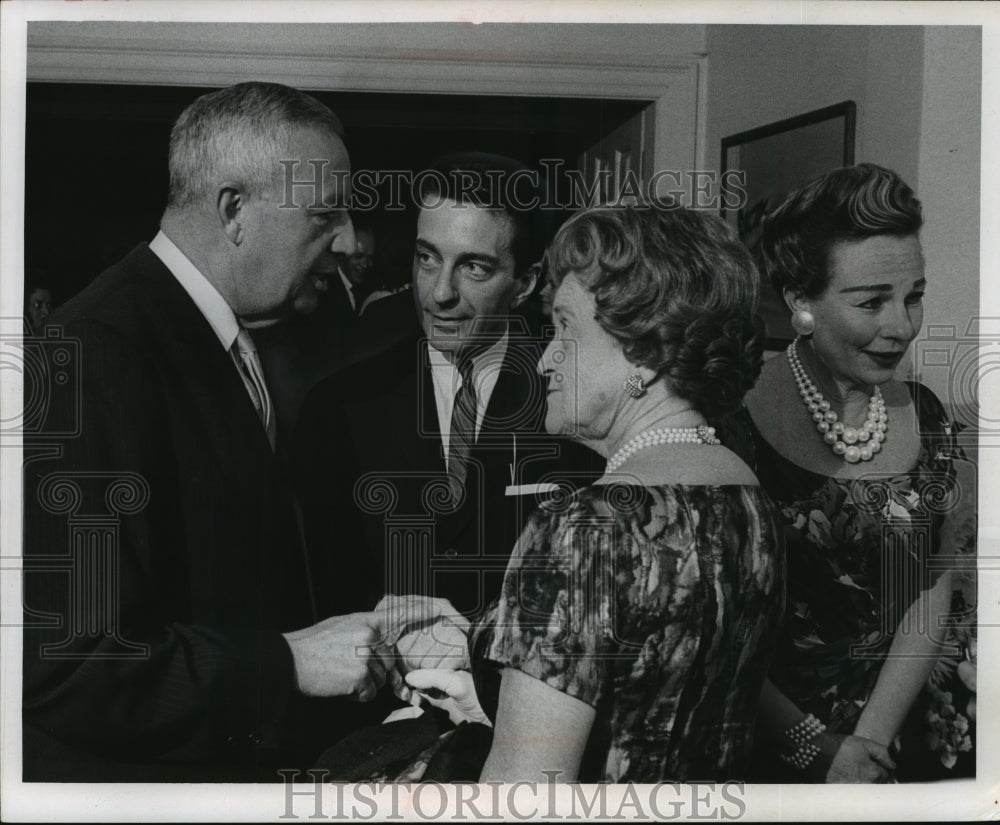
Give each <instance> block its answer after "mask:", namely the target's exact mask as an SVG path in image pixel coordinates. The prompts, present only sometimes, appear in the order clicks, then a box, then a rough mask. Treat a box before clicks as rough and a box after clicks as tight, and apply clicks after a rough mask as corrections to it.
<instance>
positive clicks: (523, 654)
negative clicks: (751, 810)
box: [407, 206, 784, 782]
mask: <svg viewBox="0 0 1000 825" xmlns="http://www.w3.org/2000/svg"><path fill="white" fill-rule="evenodd" d="M549 262H550V277H551V278H552V279H553V285H554V286H555V288H556V290H555V294H554V299H553V320H554V322H555V326H556V333H555V338H554V340H553V341H552V342H551V343H550V344H549V346H548V348H547V349H546V350H545V353H544V354H543V356H542V359H541V361H540V363H539V370H540V371H542V372H543V374H544V375H546V376H547V377H548V379H549V385H548V413H547V417H546V422H545V423H546V429H547V430H549V431H550V432H552V433H562V434H564V435H566V436H568V437H570V438H572V439H575V440H577V441H580V442H582V443H584V444H586V445H587V446H588V447H590V448H592V449H594V450H596V451H597V452H599V453H600V454H601V455H603V456H605V457H606V458H607V467H606V470H605V473H604V475H603V476H602V478H601V479H600V480H599V481H598V482H597V483H596V484H594V485H592V486H590V487H586V488H584V489H582V490H579V491H577V492H575V493H573V494H568V495H566V496H562V497H556V498H555V499H553V500H551V501H549V502H547V503H543V504H542V505H541V506H540V507H539V508H538V509H537V510H536V511H535V513H534V514H533V515H532V517H531V518H530V519H529V523H528V526H527V527H526V528H525V530H524V532H523V533H522V535H521V537H520V539H519V541H518V544H517V546H516V548H515V550H514V553H513V556H512V558H511V560H510V563H509V565H508V568H507V573H506V578H505V582H504V586H503V590H502V595H501V597H500V599H499V601H498V603H497V604H496V605H495V606H494V607H493V609H492V610H490V611H488V613H487V615H486V616H485V617H484V618H483V619H481V620H480V621H479V622H478V623H477V625H476V626H475V628H474V629H473V633H472V636H471V645H470V651H471V661H472V671H473V676H474V682H475V692H473V691H472V682H473V676H469V675H467V674H466V675H463V673H462V672H461V671H459V672H454V671H452V672H443V671H430V670H417V671H415V672H412V673H410V674H408V676H407V681H408V683H409V684H410V685H411V686H412V687H413V688H415V689H416V690H418V691H422V692H426V691H428V690H429V689H431V688H435V689H436V691H443V692H444V693H446V694H447V696H446V697H444V698H442V696H441V694H440V693H437V692H436V691H434V693H435V694H436V695H435V698H429V699H428V701H430V702H431V703H432V704H435V705H438V706H442V707H446V708H447V709H449V711H450V712H451V713H452V716H453V718H455V719H472V720H475V721H479V722H487V723H489V721H490V720H492V722H493V724H494V735H493V740H492V747H491V748H490V750H489V756H488V758H487V759H486V762H485V765H484V767H483V769H482V772H481V774H480V778H481V780H483V781H486V780H506V781H513V780H536V781H544V780H545V778H546V777H552V776H553V773H552V772H558V773H557V774H556V775H555V778H556V779H557V780H558V781H568V780H577V779H578V780H580V781H585V782H588V781H590V782H592V781H611V782H627V781H629V782H658V781H662V780H667V781H671V780H676V781H683V780H726V779H739V778H742V777H744V776H745V775H746V772H747V769H748V759H749V757H750V744H751V736H752V732H753V725H754V716H755V710H756V706H757V701H758V698H759V695H760V691H761V687H762V685H763V682H764V679H765V675H766V672H767V669H768V666H769V664H770V662H771V658H772V653H773V650H774V645H775V640H776V635H777V630H778V622H779V620H780V616H781V614H782V610H783V604H784V561H783V558H782V554H781V552H780V547H779V531H778V527H777V523H776V514H775V513H774V511H773V509H772V506H771V504H770V502H769V500H768V498H767V496H766V495H765V494H764V492H763V491H762V489H761V487H760V486H759V485H758V482H757V479H756V478H755V476H754V474H753V473H752V472H751V470H750V469H749V468H748V467H747V466H746V464H744V463H743V462H742V461H741V460H740V459H739V458H738V457H737V456H736V455H735V454H734V453H732V452H730V451H729V450H728V449H726V448H725V447H723V446H721V445H720V444H719V442H718V439H717V438H716V437H715V435H714V431H713V429H712V428H711V427H709V426H708V423H707V422H708V421H709V419H710V417H711V416H713V415H717V414H720V413H725V412H728V411H731V410H733V409H734V408H736V407H738V406H739V405H740V403H741V402H742V399H743V394H744V393H745V392H746V390H747V389H748V388H749V387H750V386H751V384H752V383H753V381H754V379H755V378H756V376H757V375H758V373H759V370H760V363H761V330H760V327H759V324H758V322H757V320H756V314H755V313H756V307H757V297H758V295H757V273H756V270H755V267H754V265H753V262H752V260H751V258H750V255H749V253H748V252H747V251H746V250H745V249H744V248H743V247H742V246H741V245H740V244H739V242H738V241H737V240H735V238H734V237H733V236H732V235H731V233H730V232H729V231H728V229H727V227H726V226H725V225H724V224H723V223H722V222H721V221H719V220H718V219H716V218H714V217H711V216H708V215H705V214H703V213H698V212H692V211H687V210H683V209H679V208H672V209H668V208H664V207H662V206H636V207H628V208H624V207H602V208H593V209H587V210H584V211H582V212H579V213H577V214H576V215H574V216H573V217H572V218H570V220H569V221H568V222H567V223H566V224H565V225H564V226H563V227H562V229H561V230H560V231H559V233H558V234H557V236H556V238H555V240H554V242H553V245H552V247H551V249H550V252H549ZM477 695H478V704H477V702H476V697H477ZM480 706H481V707H480ZM459 730H460V731H461V730H462V728H461V727H460V728H459ZM428 776H429V775H428ZM425 778H427V777H426V776H425ZM452 778H454V777H452ZM473 778H474V777H473Z"/></svg>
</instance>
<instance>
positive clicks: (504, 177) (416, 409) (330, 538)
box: [296, 153, 597, 614]
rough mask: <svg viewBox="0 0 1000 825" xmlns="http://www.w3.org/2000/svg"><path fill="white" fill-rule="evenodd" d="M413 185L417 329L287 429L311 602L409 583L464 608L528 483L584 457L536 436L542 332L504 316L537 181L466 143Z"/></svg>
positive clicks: (538, 233)
mask: <svg viewBox="0 0 1000 825" xmlns="http://www.w3.org/2000/svg"><path fill="white" fill-rule="evenodd" d="M422 179H423V181H424V186H423V187H422V188H421V190H420V193H419V194H420V198H419V207H420V211H419V217H418V222H417V237H416V241H415V252H414V259H413V285H414V291H415V300H416V303H417V311H418V317H419V320H420V324H421V327H422V331H423V336H422V337H421V338H420V339H416V340H408V341H405V342H404V343H403V344H402V345H400V346H396V347H394V348H393V349H392V350H390V351H389V352H387V353H385V354H383V355H381V356H379V357H377V358H375V359H373V360H371V361H368V362H365V363H362V364H359V365H357V366H356V367H354V368H351V369H349V370H346V371H343V372H341V373H339V374H337V375H334V376H332V377H331V378H329V379H327V380H326V381H324V382H322V383H320V384H319V385H318V386H317V388H316V389H315V390H314V391H313V393H312V394H311V395H310V397H309V398H308V400H307V402H306V404H305V406H304V408H303V413H302V418H301V419H300V423H299V427H298V429H297V435H296V471H297V482H298V484H299V487H300V490H301V495H302V498H303V504H304V507H305V514H306V527H307V539H308V543H309V546H310V554H311V558H312V559H313V561H314V567H315V569H316V570H317V571H318V578H317V594H318V598H319V599H320V600H321V603H328V604H330V605H333V604H337V605H341V606H342V607H343V608H344V609H364V608H365V607H370V606H371V605H372V604H374V602H375V600H377V598H378V597H379V596H380V595H381V594H383V593H386V592H389V593H397V594H404V593H418V594H426V595H434V596H439V597H444V598H447V599H449V600H450V601H451V602H452V603H453V604H454V605H455V607H456V608H457V609H459V610H460V611H462V612H463V613H466V614H473V613H475V612H477V611H478V610H480V609H482V608H483V607H486V606H487V605H488V604H489V603H490V602H491V601H492V600H493V598H494V597H495V596H496V595H497V594H498V593H499V588H500V583H501V582H502V578H503V573H504V570H505V569H506V564H507V559H508V557H509V556H510V553H511V550H512V549H513V546H514V543H515V541H516V539H517V536H518V535H519V533H520V530H521V528H522V526H523V524H524V521H525V519H526V517H527V515H528V514H529V513H530V512H531V510H532V509H533V508H534V506H535V505H536V504H537V503H538V501H539V496H538V495H537V492H538V488H537V482H548V483H551V482H554V481H556V480H557V476H556V471H557V469H558V468H560V467H563V468H564V469H565V468H566V467H567V462H566V454H567V453H570V452H572V453H574V455H575V456H577V457H578V460H577V465H578V464H579V463H580V462H579V457H580V456H581V453H587V452H588V451H585V450H583V448H579V447H575V446H574V445H571V444H569V442H562V441H561V440H557V439H553V438H551V437H549V436H546V435H545V433H544V430H543V423H544V417H545V389H546V388H545V382H544V381H543V379H542V378H541V377H540V376H539V375H538V373H537V371H536V364H537V362H538V357H539V356H540V354H541V349H542V341H541V339H540V337H539V335H538V332H537V330H532V329H530V328H529V326H528V324H527V322H526V319H525V318H524V317H521V316H515V315H513V311H514V310H515V308H516V307H518V306H519V305H521V304H522V303H523V302H524V301H525V299H526V298H527V297H528V296H529V295H530V294H531V292H532V290H533V289H534V287H535V283H536V279H537V278H538V273H539V262H540V261H541V258H542V254H543V251H544V248H545V244H546V242H547V240H548V234H549V233H548V226H547V224H546V220H545V218H546V215H545V214H544V212H543V211H542V209H541V208H540V205H541V203H542V202H543V200H544V198H543V193H542V192H541V191H540V188H539V185H538V183H537V177H536V176H535V174H534V173H533V172H532V171H531V170H529V169H527V168H525V167H524V166H522V165H521V164H519V163H517V162H516V161H513V160H511V159H509V158H504V157H499V156H494V155H485V154H480V153H469V154H462V155H455V156H451V157H448V158H445V159H443V160H442V161H439V162H438V163H437V164H435V165H434V167H433V168H432V169H431V170H428V172H427V174H424V175H423V176H422ZM588 469H589V468H588ZM596 474H597V473H594V475H596ZM565 476H566V473H565V472H564V473H563V476H562V477H563V478H565ZM532 484H535V485H536V486H535V487H534V488H532V487H531V486H530V485H532ZM327 599H329V600H330V601H329V602H327V601H325V600H327Z"/></svg>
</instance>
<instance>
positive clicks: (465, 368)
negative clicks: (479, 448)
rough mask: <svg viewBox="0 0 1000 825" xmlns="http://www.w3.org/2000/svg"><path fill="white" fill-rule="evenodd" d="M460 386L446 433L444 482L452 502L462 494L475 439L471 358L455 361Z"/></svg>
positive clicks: (474, 398)
mask: <svg viewBox="0 0 1000 825" xmlns="http://www.w3.org/2000/svg"><path fill="white" fill-rule="evenodd" d="M458 372H459V375H461V376H462V386H461V387H459V389H458V392H457V393H456V395H455V406H454V407H452V410H451V431H450V433H449V436H448V484H449V486H450V487H451V497H452V501H453V502H455V503H456V504H457V503H458V502H459V500H460V499H461V498H462V496H463V495H464V494H465V478H466V476H467V474H468V471H469V455H470V454H471V452H472V445H473V444H475V443H476V407H477V404H476V388H475V386H474V385H473V383H472V358H471V357H469V356H466V357H464V358H461V360H460V361H459V362H458Z"/></svg>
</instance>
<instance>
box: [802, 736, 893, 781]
mask: <svg viewBox="0 0 1000 825" xmlns="http://www.w3.org/2000/svg"><path fill="white" fill-rule="evenodd" d="M812 741H813V743H814V744H815V745H816V746H817V747H818V748H819V755H818V756H817V757H816V758H815V759H814V760H813V762H812V764H811V765H810V766H809V767H808V768H807V769H806V771H805V774H806V775H807V776H808V777H809V778H810V779H812V780H813V781H815V782H827V783H831V784H836V783H849V782H850V783H883V782H892V781H893V772H894V771H895V770H896V763H895V762H893V761H892V758H891V757H890V756H889V751H888V750H887V749H886V748H885V747H884V746H883V745H880V744H879V743H878V742H875V741H873V740H871V739H865V738H863V737H861V736H850V735H843V734H836V733H821V734H820V735H819V736H817V737H815V738H814V739H813V740H812Z"/></svg>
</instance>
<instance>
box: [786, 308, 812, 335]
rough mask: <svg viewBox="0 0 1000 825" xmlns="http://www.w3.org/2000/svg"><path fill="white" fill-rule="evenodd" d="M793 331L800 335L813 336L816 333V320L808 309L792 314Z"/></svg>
mask: <svg viewBox="0 0 1000 825" xmlns="http://www.w3.org/2000/svg"><path fill="white" fill-rule="evenodd" d="M792 329H794V330H795V331H796V332H797V333H798V334H799V335H812V334H813V333H814V332H815V331H816V319H815V318H814V317H813V314H812V313H811V312H810V311H809V310H808V309H797V310H795V312H793V313H792Z"/></svg>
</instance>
